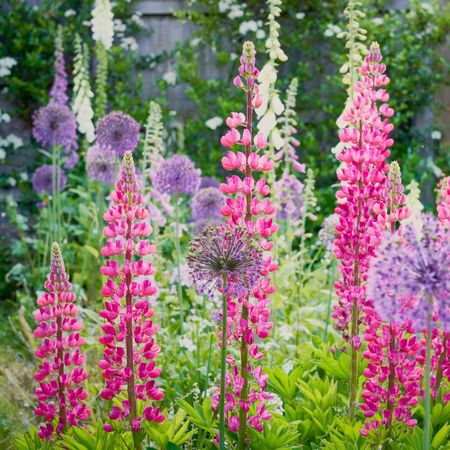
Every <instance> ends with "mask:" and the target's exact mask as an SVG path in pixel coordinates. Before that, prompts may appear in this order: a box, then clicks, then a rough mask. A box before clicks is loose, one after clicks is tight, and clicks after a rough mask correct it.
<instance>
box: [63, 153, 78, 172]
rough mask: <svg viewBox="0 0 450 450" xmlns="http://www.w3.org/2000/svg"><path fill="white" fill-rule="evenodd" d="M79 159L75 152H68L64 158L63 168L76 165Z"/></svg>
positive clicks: (70, 167)
mask: <svg viewBox="0 0 450 450" xmlns="http://www.w3.org/2000/svg"><path fill="white" fill-rule="evenodd" d="M79 160H80V157H79V155H78V153H77V152H70V154H69V155H68V156H67V158H66V160H65V161H64V168H65V169H72V168H73V167H75V166H76V165H77V162H78V161H79Z"/></svg>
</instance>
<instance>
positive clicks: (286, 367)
mask: <svg viewBox="0 0 450 450" xmlns="http://www.w3.org/2000/svg"><path fill="white" fill-rule="evenodd" d="M281 368H282V369H283V372H286V373H289V372H290V371H291V370H292V369H293V368H294V363H293V362H292V360H290V361H287V362H286V363H284V364H283V365H282V366H281Z"/></svg>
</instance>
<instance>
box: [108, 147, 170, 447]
mask: <svg viewBox="0 0 450 450" xmlns="http://www.w3.org/2000/svg"><path fill="white" fill-rule="evenodd" d="M111 199H112V201H113V204H112V205H111V206H110V208H109V209H108V211H107V212H106V213H105V215H104V216H103V218H104V220H105V221H106V222H108V226H106V227H105V228H104V230H103V234H104V236H105V237H106V238H107V241H106V244H105V246H104V247H103V248H102V250H101V253H102V255H103V256H104V257H105V258H106V259H107V261H106V264H105V265H104V266H102V267H101V269H100V271H101V273H102V274H103V275H105V276H106V277H107V278H108V280H107V281H106V283H105V284H104V286H103V288H102V296H103V297H104V298H105V299H106V301H105V308H104V309H103V310H101V311H100V316H101V317H102V318H103V319H105V323H104V324H103V325H102V329H103V332H104V334H103V336H101V337H100V339H99V340H100V343H101V344H103V345H104V346H105V350H104V356H103V359H102V360H101V361H100V362H99V367H100V368H101V370H102V372H103V376H104V378H105V380H106V388H105V389H104V390H103V391H102V392H101V397H102V398H103V399H105V400H112V399H113V398H117V399H118V401H117V402H116V403H115V404H114V405H113V406H112V408H111V412H110V414H109V418H110V419H111V421H116V420H118V421H121V420H123V419H126V418H127V419H128V420H129V422H130V429H131V430H132V431H133V440H134V444H135V447H136V448H138V449H140V448H141V447H142V443H141V442H140V437H139V435H138V432H139V430H140V428H141V420H142V419H145V420H149V421H155V422H162V421H164V416H163V415H162V414H161V413H160V412H159V408H158V407H155V406H153V405H152V406H151V405H149V404H148V405H147V406H145V407H144V409H143V417H140V416H139V415H138V411H139V408H138V402H139V401H142V402H148V401H150V400H153V401H159V400H161V399H162V398H163V396H164V394H163V393H162V392H161V391H160V390H159V389H158V387H157V385H156V384H155V378H158V377H159V375H160V372H161V371H160V369H158V368H157V367H156V366H155V359H156V357H157V355H158V353H159V350H160V348H159V346H158V345H157V344H156V343H155V339H154V335H155V333H156V332H157V330H158V327H157V326H156V325H154V324H153V322H152V316H153V309H152V308H151V307H150V303H149V300H148V297H149V296H151V295H153V294H155V292H156V288H155V287H154V285H153V283H152V281H151V280H150V276H151V275H152V274H153V273H154V271H155V269H154V267H153V265H152V263H151V262H150V261H148V260H145V259H144V258H143V257H145V256H147V255H151V254H152V253H153V252H154V251H155V247H154V246H153V245H151V244H150V243H149V241H148V236H149V235H150V234H151V233H152V228H151V227H150V225H148V224H147V223H145V222H144V219H146V218H147V217H148V215H149V213H148V211H147V209H145V208H144V207H143V206H142V195H141V193H140V187H139V184H138V182H137V180H136V173H135V167H134V162H133V157H132V154H131V153H130V152H126V153H125V155H124V157H123V162H122V167H121V171H120V175H119V179H118V180H117V182H116V186H115V190H113V191H112V193H111ZM111 257H116V259H110V258H111ZM122 260H123V263H121V262H120V261H122ZM104 428H105V430H106V431H112V430H113V427H112V425H111V424H110V423H108V424H106V425H105V427H104Z"/></svg>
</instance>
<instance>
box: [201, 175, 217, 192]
mask: <svg viewBox="0 0 450 450" xmlns="http://www.w3.org/2000/svg"><path fill="white" fill-rule="evenodd" d="M219 186H220V183H219V182H218V181H217V180H216V179H215V178H213V177H202V179H201V181H200V189H203V188H209V187H214V188H219Z"/></svg>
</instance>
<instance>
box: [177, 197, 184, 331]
mask: <svg viewBox="0 0 450 450" xmlns="http://www.w3.org/2000/svg"><path fill="white" fill-rule="evenodd" d="M179 202H180V200H179V199H178V198H175V203H176V205H175V251H176V263H177V294H178V306H179V308H180V333H183V329H184V311H183V291H182V287H181V267H180V265H181V249H180V247H181V246H180V211H179V206H180V205H179Z"/></svg>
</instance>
